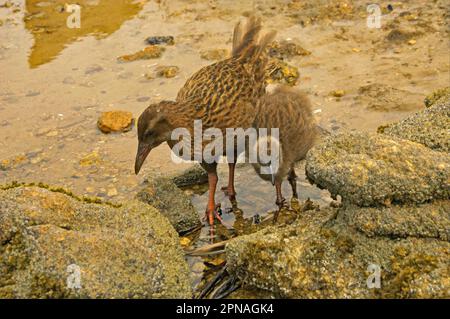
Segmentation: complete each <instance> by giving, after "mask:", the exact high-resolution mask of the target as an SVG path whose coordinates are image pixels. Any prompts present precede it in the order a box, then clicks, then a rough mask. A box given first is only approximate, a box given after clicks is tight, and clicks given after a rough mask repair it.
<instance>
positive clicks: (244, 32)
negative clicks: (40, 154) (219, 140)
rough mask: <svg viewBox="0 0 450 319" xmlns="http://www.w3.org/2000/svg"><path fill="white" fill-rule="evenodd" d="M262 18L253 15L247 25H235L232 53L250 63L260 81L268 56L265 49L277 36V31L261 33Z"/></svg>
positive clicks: (261, 81)
mask: <svg viewBox="0 0 450 319" xmlns="http://www.w3.org/2000/svg"><path fill="white" fill-rule="evenodd" d="M261 30H262V24H261V19H260V18H256V17H255V16H251V17H249V18H248V19H247V22H246V23H245V25H244V24H243V23H241V22H238V23H237V24H236V26H235V27H234V33H233V50H232V54H233V56H234V57H237V58H239V59H241V60H242V61H244V63H245V64H247V65H249V66H250V68H251V70H252V73H253V74H254V76H255V79H256V80H257V82H258V83H263V82H264V78H265V73H266V72H265V69H266V67H267V63H268V58H267V55H266V54H265V49H266V48H267V46H268V45H269V44H270V43H271V42H272V41H273V39H274V38H275V35H276V32H275V31H270V32H267V33H265V34H263V35H261Z"/></svg>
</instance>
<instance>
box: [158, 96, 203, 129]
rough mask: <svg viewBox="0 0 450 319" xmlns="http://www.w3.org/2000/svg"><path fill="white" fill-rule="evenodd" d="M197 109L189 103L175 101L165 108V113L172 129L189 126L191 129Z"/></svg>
mask: <svg viewBox="0 0 450 319" xmlns="http://www.w3.org/2000/svg"><path fill="white" fill-rule="evenodd" d="M194 113H195V111H194V110H193V109H192V108H191V107H189V106H188V105H185V104H182V103H179V102H173V103H170V104H167V105H166V107H165V108H164V114H165V115H166V118H167V121H168V122H169V124H170V126H171V128H172V129H176V128H187V129H188V130H189V131H191V129H192V128H193V126H194V118H195V114H194Z"/></svg>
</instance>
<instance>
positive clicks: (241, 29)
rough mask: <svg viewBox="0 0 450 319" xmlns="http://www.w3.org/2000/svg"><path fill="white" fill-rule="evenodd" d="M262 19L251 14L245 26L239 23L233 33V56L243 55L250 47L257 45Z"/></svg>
mask: <svg viewBox="0 0 450 319" xmlns="http://www.w3.org/2000/svg"><path fill="white" fill-rule="evenodd" d="M261 29H262V24H261V19H260V18H256V17H255V16H251V17H249V18H248V20H247V23H246V24H245V26H243V25H242V23H240V22H239V23H237V24H236V26H235V28H234V35H233V56H241V55H243V54H244V53H245V51H247V50H248V49H249V48H252V47H254V46H255V45H257V42H258V37H259V33H260V32H261Z"/></svg>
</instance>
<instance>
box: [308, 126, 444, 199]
mask: <svg viewBox="0 0 450 319" xmlns="http://www.w3.org/2000/svg"><path fill="white" fill-rule="evenodd" d="M306 175H307V177H308V179H309V180H310V181H312V182H314V183H315V184H317V185H318V186H319V187H321V188H326V189H327V190H329V191H330V193H331V194H332V196H334V197H336V196H337V195H340V196H341V197H342V199H343V201H344V202H349V203H353V204H356V205H358V206H373V205H384V206H389V205H390V204H391V203H424V202H426V201H429V200H431V199H440V198H442V199H447V198H449V195H450V185H449V181H450V158H449V157H448V155H447V154H445V153H441V152H436V151H432V150H430V149H429V148H427V147H425V146H423V145H421V144H417V143H414V142H411V141H407V140H402V139H398V138H395V137H392V138H390V137H387V136H385V135H381V134H367V133H352V134H339V135H336V136H332V137H329V138H328V139H327V140H326V141H325V142H323V143H321V144H318V145H316V146H315V147H313V148H312V149H311V151H310V152H309V153H308V155H307V158H306Z"/></svg>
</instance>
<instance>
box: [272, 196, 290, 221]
mask: <svg viewBox="0 0 450 319" xmlns="http://www.w3.org/2000/svg"><path fill="white" fill-rule="evenodd" d="M275 203H276V204H277V206H278V211H277V212H276V213H275V214H274V215H273V223H274V224H275V223H276V222H277V220H278V215H280V212H281V211H282V210H283V208H288V205H287V203H286V199H285V198H284V197H281V198H279V199H277V201H276V202H275Z"/></svg>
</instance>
